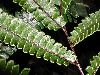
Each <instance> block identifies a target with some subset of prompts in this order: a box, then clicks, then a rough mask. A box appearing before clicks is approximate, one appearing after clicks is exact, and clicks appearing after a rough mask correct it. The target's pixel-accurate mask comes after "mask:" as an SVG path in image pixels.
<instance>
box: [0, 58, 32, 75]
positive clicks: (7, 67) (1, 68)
mask: <svg viewBox="0 0 100 75" xmlns="http://www.w3.org/2000/svg"><path fill="white" fill-rule="evenodd" d="M29 71H30V69H29V68H24V69H23V70H22V71H21V72H20V71H19V65H15V64H14V61H13V60H10V61H8V62H7V61H6V59H1V58H0V72H2V74H1V75H28V74H29Z"/></svg>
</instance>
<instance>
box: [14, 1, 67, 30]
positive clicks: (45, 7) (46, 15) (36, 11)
mask: <svg viewBox="0 0 100 75" xmlns="http://www.w3.org/2000/svg"><path fill="white" fill-rule="evenodd" d="M13 2H15V3H19V5H21V6H22V7H23V9H24V10H26V11H27V12H32V13H33V17H34V18H35V19H36V20H37V21H39V22H41V23H42V25H43V26H45V27H47V28H48V29H50V30H52V29H53V30H58V29H59V28H61V27H63V26H64V25H65V24H66V22H65V21H64V19H63V17H62V16H61V15H60V14H59V10H58V9H57V8H56V7H55V2H54V0H50V1H49V0H44V2H43V1H41V0H20V1H19V0H13Z"/></svg>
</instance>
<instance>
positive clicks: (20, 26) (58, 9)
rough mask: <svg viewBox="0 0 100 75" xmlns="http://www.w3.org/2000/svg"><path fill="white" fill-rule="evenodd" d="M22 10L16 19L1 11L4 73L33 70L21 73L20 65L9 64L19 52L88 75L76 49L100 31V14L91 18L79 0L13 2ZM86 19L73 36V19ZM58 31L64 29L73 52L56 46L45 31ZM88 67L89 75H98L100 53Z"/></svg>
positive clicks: (0, 46) (0, 55)
mask: <svg viewBox="0 0 100 75" xmlns="http://www.w3.org/2000/svg"><path fill="white" fill-rule="evenodd" d="M12 1H13V3H15V4H18V5H19V6H21V7H22V10H21V11H20V12H16V13H15V16H14V15H11V14H8V12H5V11H4V10H3V8H2V7H0V70H1V71H2V72H7V73H8V74H10V75H14V74H15V75H28V74H29V71H30V69H29V68H24V69H23V70H22V71H21V72H20V71H19V69H20V68H19V67H20V66H19V65H16V64H14V61H13V60H9V56H12V55H13V54H14V53H15V52H16V51H17V50H22V51H23V53H28V54H29V55H31V56H33V55H35V56H36V58H41V57H43V59H44V60H47V61H50V62H51V63H57V64H58V65H65V66H68V65H69V64H73V65H75V66H77V67H78V69H79V71H80V73H81V75H84V73H83V71H82V68H81V66H80V64H79V61H78V59H77V55H76V53H75V50H74V47H75V46H76V45H77V44H79V43H80V42H81V41H83V40H85V39H86V38H87V37H89V36H90V35H92V34H93V33H95V32H96V31H99V30H100V10H99V11H96V12H95V13H92V14H90V15H89V16H87V13H86V10H85V9H84V8H85V7H88V6H87V5H85V4H83V3H79V1H78V0H76V1H75V0H12ZM79 16H82V17H85V16H86V17H85V19H83V20H82V23H79V24H78V26H77V27H74V30H73V31H72V32H70V33H71V36H69V34H68V32H67V28H66V24H68V23H69V22H73V18H74V19H75V18H78V17H79ZM74 21H75V20H74ZM44 28H47V29H49V30H54V31H57V30H58V29H62V31H63V32H64V33H65V35H66V38H67V41H68V44H69V45H70V50H69V49H68V47H65V46H63V45H62V44H61V43H58V42H55V40H54V39H52V38H51V36H50V35H46V34H45V32H43V31H42V29H44ZM90 64H91V65H90V66H87V68H86V71H87V72H88V74H87V75H95V74H96V71H97V70H98V68H99V66H100V53H98V55H97V56H94V57H93V60H92V61H90Z"/></svg>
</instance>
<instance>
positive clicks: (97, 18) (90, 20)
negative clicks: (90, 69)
mask: <svg viewBox="0 0 100 75" xmlns="http://www.w3.org/2000/svg"><path fill="white" fill-rule="evenodd" d="M74 29H75V30H73V31H72V32H71V35H72V36H70V37H69V39H70V41H71V42H72V43H73V44H74V46H75V45H77V44H78V43H79V42H81V41H82V40H84V39H85V38H87V37H88V36H90V35H92V34H93V33H94V32H96V31H99V30H100V10H99V11H96V12H95V13H92V14H90V17H86V18H85V19H84V20H82V23H80V24H79V25H78V27H75V28H74Z"/></svg>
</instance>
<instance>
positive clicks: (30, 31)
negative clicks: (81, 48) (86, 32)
mask: <svg viewBox="0 0 100 75" xmlns="http://www.w3.org/2000/svg"><path fill="white" fill-rule="evenodd" d="M0 41H2V42H4V43H5V44H10V45H11V46H17V48H18V49H23V52H24V53H29V54H30V55H34V54H36V57H37V58H41V57H42V56H43V57H44V59H45V60H50V62H53V63H54V62H56V63H57V64H59V65H61V64H64V65H68V62H67V61H69V62H75V61H76V56H75V55H74V53H73V52H72V51H70V50H67V48H66V47H64V46H62V44H60V43H55V41H54V40H53V39H51V37H50V36H48V35H45V33H43V32H39V31H38V30H36V29H35V28H32V27H31V26H30V25H29V24H28V23H25V22H23V21H22V20H21V19H18V18H14V17H13V16H11V15H8V14H7V13H2V12H1V14H0Z"/></svg>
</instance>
